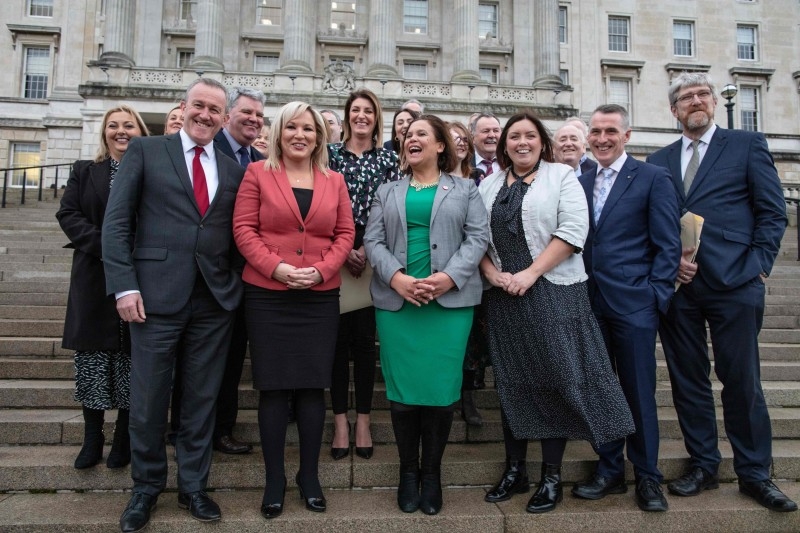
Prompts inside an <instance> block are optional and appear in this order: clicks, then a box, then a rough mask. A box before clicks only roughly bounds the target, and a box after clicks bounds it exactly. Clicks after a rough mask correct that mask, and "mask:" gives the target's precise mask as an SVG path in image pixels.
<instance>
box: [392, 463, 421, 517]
mask: <svg viewBox="0 0 800 533" xmlns="http://www.w3.org/2000/svg"><path fill="white" fill-rule="evenodd" d="M397 506H398V507H400V510H401V511H403V512H404V513H413V512H414V511H416V510H417V509H419V469H418V468H417V466H416V465H413V466H410V467H404V466H401V467H400V483H399V485H398V486H397Z"/></svg>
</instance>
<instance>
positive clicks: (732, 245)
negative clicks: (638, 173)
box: [647, 127, 788, 291]
mask: <svg viewBox="0 0 800 533" xmlns="http://www.w3.org/2000/svg"><path fill="white" fill-rule="evenodd" d="M682 149H683V144H682V141H681V140H680V139H679V140H678V141H677V142H675V143H673V144H671V145H669V146H667V147H665V148H662V149H661V150H659V151H658V152H656V153H654V154H652V155H651V156H650V157H649V158H648V159H647V160H648V161H649V162H651V163H653V164H655V165H658V166H661V167H664V168H667V169H669V171H670V172H671V173H672V180H673V183H674V189H675V192H676V194H677V197H678V199H679V203H680V207H681V214H683V213H685V212H687V211H691V212H692V213H695V214H697V215H700V216H702V217H704V218H705V221H704V223H703V232H702V234H701V237H700V248H699V249H698V251H697V258H696V262H697V265H698V269H697V275H698V276H700V277H702V278H703V281H705V282H706V284H708V286H709V287H711V288H712V289H715V290H718V291H723V290H729V289H733V288H736V287H739V286H740V285H743V284H744V283H747V282H748V281H750V280H752V279H754V278H755V277H756V276H758V275H759V274H761V273H762V272H764V273H766V274H769V272H770V270H772V265H773V263H774V262H775V257H776V256H777V254H778V249H779V248H780V243H781V238H782V237H783V233H784V231H785V230H786V225H787V222H788V220H787V217H786V203H785V201H784V199H783V191H782V189H781V182H780V178H779V177H778V172H777V170H776V169H775V164H774V162H773V160H772V154H770V153H769V148H768V147H767V141H766V139H765V138H764V136H763V135H762V134H761V133H754V132H747V131H740V130H726V129H722V128H719V127H717V130H716V131H715V132H714V135H713V136H712V137H711V142H710V143H709V144H708V148H707V150H706V154H705V156H704V157H703V161H702V162H701V163H700V168H698V170H697V174H696V175H695V178H694V181H693V182H692V187H691V189H689V194H688V195H686V194H684V191H683V179H682V177H681V150H682Z"/></svg>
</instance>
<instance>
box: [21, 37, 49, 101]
mask: <svg viewBox="0 0 800 533" xmlns="http://www.w3.org/2000/svg"><path fill="white" fill-rule="evenodd" d="M49 76H50V49H49V48H44V47H42V48H39V47H28V48H26V49H25V87H24V88H23V95H22V96H23V97H24V98H36V99H42V98H47V81H48V78H49Z"/></svg>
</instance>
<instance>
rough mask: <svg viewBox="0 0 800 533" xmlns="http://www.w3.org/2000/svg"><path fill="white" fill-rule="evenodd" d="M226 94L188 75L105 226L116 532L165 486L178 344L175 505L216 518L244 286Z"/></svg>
mask: <svg viewBox="0 0 800 533" xmlns="http://www.w3.org/2000/svg"><path fill="white" fill-rule="evenodd" d="M226 98H227V91H226V90H225V87H224V86H222V85H221V84H220V83H219V82H217V81H214V80H210V79H207V78H199V79H197V80H195V81H194V82H193V83H192V84H191V85H190V86H189V88H188V90H187V91H186V96H185V99H184V100H183V102H182V103H181V108H182V111H183V114H184V125H183V128H182V129H181V130H180V131H179V132H178V133H176V134H172V135H166V136H162V137H143V138H140V139H132V140H131V143H130V145H129V147H128V151H127V153H126V154H125V158H124V159H123V161H122V164H121V165H120V168H119V171H118V173H117V178H116V179H115V180H114V186H113V187H112V189H111V195H110V198H109V201H108V208H107V209H106V218H105V221H104V223H103V232H102V241H103V242H102V245H103V263H104V265H105V272H106V289H107V291H108V293H109V294H114V295H115V296H116V298H117V311H118V312H119V315H120V317H121V318H122V319H123V320H125V321H126V322H129V323H130V327H131V406H132V409H131V414H130V439H131V476H132V478H133V481H134V486H133V494H132V495H131V499H130V501H129V502H128V506H127V507H126V508H125V511H124V512H123V514H122V517H121V518H120V529H121V530H122V531H123V532H127V531H138V530H140V529H142V528H143V527H144V526H145V525H146V524H147V522H148V521H149V519H150V513H151V511H152V509H153V508H154V507H155V504H156V500H157V499H158V496H159V494H160V493H161V492H162V491H163V490H164V487H165V486H166V482H167V455H166V449H165V444H164V431H165V429H166V425H167V409H168V403H169V396H170V389H171V387H172V373H173V366H174V363H175V353H176V351H177V348H178V346H179V345H180V346H181V347H182V349H183V361H182V364H183V372H182V373H181V382H182V384H183V398H182V407H183V408H182V409H181V423H180V431H179V432H178V437H177V442H176V452H177V460H178V490H179V494H178V505H179V506H180V507H182V508H188V509H189V512H190V513H191V515H192V516H193V517H194V518H196V519H197V520H202V521H211V520H219V519H220V517H221V513H220V510H219V506H217V504H216V503H214V501H213V500H211V498H209V497H208V495H207V494H206V492H205V488H206V483H207V481H208V473H209V468H210V465H211V453H212V452H211V435H212V432H213V427H214V404H215V402H216V398H217V393H218V392H219V385H220V381H221V379H222V374H223V372H224V369H225V355H226V353H227V349H228V344H229V343H230V335H231V328H232V325H233V316H234V311H235V310H236V308H237V306H238V305H239V303H240V301H241V299H242V281H241V277H240V275H239V273H238V272H236V270H235V269H233V268H232V267H231V258H232V257H231V256H232V252H233V250H235V247H234V245H233V233H232V217H233V206H234V201H235V200H236V193H237V191H238V189H239V183H240V182H241V180H242V176H243V174H244V170H243V169H242V167H241V166H240V165H238V164H236V163H235V162H234V161H232V160H231V159H230V158H228V157H226V156H225V155H223V154H222V152H221V151H219V150H215V149H214V144H213V140H214V136H215V135H216V134H217V132H218V131H219V129H220V128H221V127H222V121H223V119H224V117H225V111H226V104H227V102H226Z"/></svg>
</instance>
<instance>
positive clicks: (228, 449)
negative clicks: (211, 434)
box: [214, 435, 253, 455]
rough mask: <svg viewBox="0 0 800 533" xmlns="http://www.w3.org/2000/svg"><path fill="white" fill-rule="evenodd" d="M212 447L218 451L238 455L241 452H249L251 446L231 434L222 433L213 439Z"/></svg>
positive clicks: (251, 448) (251, 449)
mask: <svg viewBox="0 0 800 533" xmlns="http://www.w3.org/2000/svg"><path fill="white" fill-rule="evenodd" d="M214 449H215V450H216V451H218V452H222V453H227V454H230V455H240V454H243V453H250V452H251V451H253V447H252V446H251V445H249V444H245V443H244V442H239V441H238V440H236V439H234V438H233V436H232V435H223V436H221V437H217V438H216V439H214Z"/></svg>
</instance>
